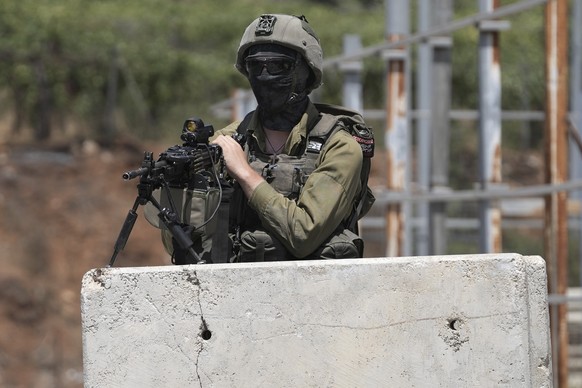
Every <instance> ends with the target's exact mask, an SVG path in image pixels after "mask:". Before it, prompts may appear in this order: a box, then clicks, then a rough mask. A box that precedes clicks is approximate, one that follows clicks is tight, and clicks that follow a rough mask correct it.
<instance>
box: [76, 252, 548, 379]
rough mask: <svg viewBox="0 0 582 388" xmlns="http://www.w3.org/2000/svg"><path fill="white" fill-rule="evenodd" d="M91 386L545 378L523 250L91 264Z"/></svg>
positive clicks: (542, 335) (540, 285) (540, 325)
mask: <svg viewBox="0 0 582 388" xmlns="http://www.w3.org/2000/svg"><path fill="white" fill-rule="evenodd" d="M81 309H82V323H83V324H82V328H83V357H84V360H83V363H84V378H85V387H108V388H109V387H191V386H194V387H258V386H263V387H499V386H507V387H536V388H537V387H549V386H551V358H550V344H549V323H548V322H549V320H548V308H547V290H546V271H545V263H544V261H543V259H542V258H540V257H538V256H521V255H518V254H498V255H462V256H438V257H437V256H434V257H409V258H378V259H359V260H337V261H294V262H272V263H248V264H216V265H198V266H195V265H194V266H167V267H140V268H104V269H95V270H91V271H89V272H87V273H86V274H85V276H84V278H83V284H82V299H81Z"/></svg>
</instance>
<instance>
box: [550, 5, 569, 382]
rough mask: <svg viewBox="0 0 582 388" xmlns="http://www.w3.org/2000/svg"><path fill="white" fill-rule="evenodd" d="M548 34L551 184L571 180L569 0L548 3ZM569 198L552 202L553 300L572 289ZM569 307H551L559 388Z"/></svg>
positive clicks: (564, 373)
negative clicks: (569, 173) (570, 284)
mask: <svg viewBox="0 0 582 388" xmlns="http://www.w3.org/2000/svg"><path fill="white" fill-rule="evenodd" d="M545 30H546V31H545V33H546V125H545V139H544V145H545V157H546V183H549V184H552V185H556V184H560V183H563V182H566V181H567V179H568V142H567V133H568V131H567V125H568V114H567V113H568V112H567V111H568V0H548V2H547V3H546V7H545ZM567 200H568V195H567V192H565V191H561V192H553V193H552V194H550V195H548V196H546V206H545V230H544V232H545V233H544V234H545V244H544V246H545V258H546V260H547V261H548V276H549V281H548V283H549V288H550V293H551V294H558V295H562V296H565V295H566V293H567V287H568V211H567ZM567 311H568V308H567V305H566V304H565V303H562V304H558V305H554V306H550V326H551V329H552V340H553V341H552V352H553V354H554V357H553V362H554V367H555V368H554V373H555V376H556V377H557V386H559V387H562V388H563V387H567V386H568V325H567Z"/></svg>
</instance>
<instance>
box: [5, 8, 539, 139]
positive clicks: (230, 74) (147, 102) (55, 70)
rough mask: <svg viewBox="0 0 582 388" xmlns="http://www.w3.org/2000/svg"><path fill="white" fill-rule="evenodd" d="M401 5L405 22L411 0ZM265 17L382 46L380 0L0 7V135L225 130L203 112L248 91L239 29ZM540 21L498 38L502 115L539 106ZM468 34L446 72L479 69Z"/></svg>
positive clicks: (328, 83)
mask: <svg viewBox="0 0 582 388" xmlns="http://www.w3.org/2000/svg"><path fill="white" fill-rule="evenodd" d="M410 3H411V6H412V7H413V10H412V12H411V19H412V20H411V24H412V25H413V26H414V25H415V20H414V19H415V10H414V7H415V6H416V2H414V1H411V2H410ZM263 12H283V13H292V14H305V15H306V16H307V17H308V19H309V20H310V22H311V23H312V24H313V25H314V27H315V28H316V30H317V32H318V34H319V36H320V38H321V42H322V45H323V47H324V52H325V55H326V56H328V57H329V56H333V55H338V54H340V53H341V50H342V37H343V35H344V34H348V33H352V34H359V35H360V36H361V38H362V42H363V45H364V46H368V45H371V44H378V43H382V42H383V41H384V31H385V26H384V22H385V17H384V16H385V15H384V1H382V0H348V1H338V0H319V1H307V0H304V1H285V2H283V1H274V0H253V1H250V0H236V1H235V0H223V1H197V2H193V1H191V2H189V1H180V0H173V1H160V0H140V1H138V0H127V1H123V2H121V1H113V0H100V1H89V0H19V1H4V2H1V3H0V37H1V39H0V58H1V61H0V101H1V102H2V105H1V106H2V109H1V110H0V116H1V117H3V118H4V120H3V125H4V126H5V127H6V126H8V127H9V128H7V129H6V128H4V130H3V131H2V133H6V132H8V133H11V134H20V135H22V134H23V133H24V135H26V134H28V135H29V136H26V137H28V138H30V137H33V138H36V139H40V140H45V139H48V138H50V137H51V136H54V135H55V134H59V133H63V132H64V131H66V132H67V134H71V133H72V134H73V135H76V136H82V137H91V138H97V137H102V136H104V135H109V134H111V133H112V132H111V131H112V130H113V129H115V130H116V131H118V132H119V131H120V132H129V133H131V134H132V135H137V136H140V137H149V138H151V137H159V136H164V134H165V133H173V132H174V131H175V130H176V128H177V127H178V126H179V125H180V124H181V122H182V120H183V119H184V118H185V117H186V116H190V115H193V114H195V115H199V116H201V117H203V118H204V119H205V120H206V121H208V122H212V123H213V124H215V125H216V126H220V125H221V124H225V123H224V122H221V120H220V119H219V118H216V117H213V116H212V112H211V110H210V109H209V107H210V106H212V105H213V104H216V103H217V102H220V101H222V100H224V99H226V98H228V97H230V96H231V94H232V91H233V90H234V89H235V88H237V87H245V88H246V87H247V84H246V80H245V79H244V78H243V77H242V76H240V75H239V74H238V73H237V71H236V70H235V69H234V66H233V62H234V57H235V53H236V48H237V45H238V42H239V39H240V36H241V35H242V32H243V31H244V28H245V27H246V26H247V25H248V23H249V22H250V21H251V20H252V19H254V18H255V17H256V16H258V15H259V14H261V13H263ZM455 12H456V13H457V15H456V16H455V17H463V16H467V15H469V14H471V13H474V12H476V9H475V4H474V1H473V0H462V1H456V2H455ZM541 15H542V11H541V8H539V7H538V8H534V9H533V10H532V11H531V12H525V13H522V14H520V15H518V16H517V17H516V19H519V20H517V21H516V22H515V27H514V28H512V29H511V30H510V31H507V32H505V33H504V34H503V40H502V42H503V44H504V51H503V54H502V58H503V62H504V67H503V69H504V74H507V76H504V80H503V82H504V93H503V96H504V104H505V105H507V108H508V109H514V108H530V109H533V108H539V104H540V99H541V97H542V96H540V93H539V91H540V90H543V87H540V84H539V83H540V80H541V81H543V79H542V78H543V77H541V76H540V74H543V73H541V72H543V67H542V66H541V62H540V60H541V59H540V58H543V57H542V55H541V54H540V53H541V49H542V47H541V44H542V42H543V40H541V39H539V37H540V34H541V28H540V26H541V21H542V20H541ZM524 25H525V26H526V27H525V29H524V27H523V26H524ZM413 28H414V27H413ZM476 39H477V33H476V30H475V29H471V28H468V29H463V30H461V31H459V32H457V33H455V35H454V40H455V46H454V55H453V61H454V62H453V66H454V69H476V53H477V52H476ZM515 47H518V48H519V50H515ZM524 53H527V55H524ZM475 74H476V70H475V71H454V70H453V82H454V84H453V106H455V107H459V108H465V109H471V108H473V107H474V106H475V103H476V90H475V88H476V85H475V79H476V78H475ZM383 76H384V65H383V63H382V62H381V61H380V60H379V59H378V58H371V59H368V60H366V67H365V73H364V80H365V100H366V101H365V102H366V106H367V107H369V108H381V107H382V106H383V101H384V97H383V96H384V93H383V82H382V78H383ZM340 90H341V75H340V74H339V73H337V72H336V71H335V70H334V69H329V70H327V71H326V76H325V86H324V88H323V89H322V91H321V93H322V95H321V96H322V98H324V99H326V100H329V101H332V102H340V100H339V99H340V97H339V96H340V93H339V91H340ZM524 91H525V92H527V93H525V92H524ZM524 95H527V98H524V97H520V96H524ZM112 118H115V120H114V121H113V120H112ZM113 124H115V125H113ZM66 128H67V129H66ZM68 128H73V129H72V130H71V129H68ZM30 135H33V136H30Z"/></svg>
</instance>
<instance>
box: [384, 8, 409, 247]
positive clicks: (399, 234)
mask: <svg viewBox="0 0 582 388" xmlns="http://www.w3.org/2000/svg"><path fill="white" fill-rule="evenodd" d="M386 13H387V15H386V24H387V27H386V37H387V40H388V41H390V42H392V41H398V40H400V39H402V38H403V37H405V36H407V35H408V32H409V31H408V30H409V26H408V15H409V5H408V0H386ZM383 57H384V59H385V60H386V61H387V75H386V129H385V137H384V141H385V145H386V150H387V153H386V158H387V163H388V168H387V179H386V182H387V189H388V190H392V191H406V190H407V188H408V182H407V169H408V167H409V166H408V154H409V153H408V147H409V130H408V127H409V123H408V120H409V119H408V93H407V92H408V70H407V67H408V62H409V60H408V46H407V45H403V46H402V47H399V48H396V49H393V50H387V51H384V53H383ZM405 213H406V211H405V206H404V205H403V204H400V203H398V204H389V205H388V207H387V210H386V256H389V257H394V256H403V255H405V244H406V241H405V236H406V232H405V228H406V226H405V223H406V216H405Z"/></svg>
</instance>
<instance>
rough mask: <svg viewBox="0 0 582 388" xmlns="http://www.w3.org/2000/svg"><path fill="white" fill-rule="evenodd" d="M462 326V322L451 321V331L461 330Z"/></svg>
mask: <svg viewBox="0 0 582 388" xmlns="http://www.w3.org/2000/svg"><path fill="white" fill-rule="evenodd" d="M460 324H461V321H460V320H458V319H456V318H453V319H449V328H450V329H451V330H459V326H460Z"/></svg>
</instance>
